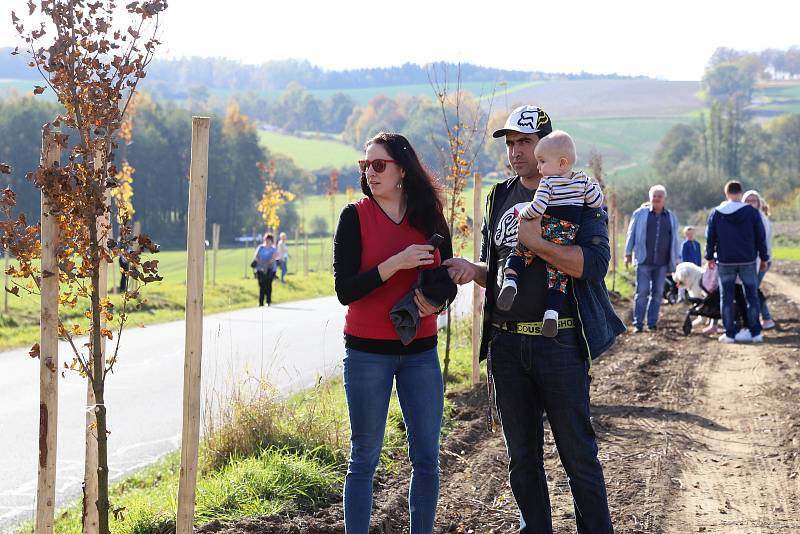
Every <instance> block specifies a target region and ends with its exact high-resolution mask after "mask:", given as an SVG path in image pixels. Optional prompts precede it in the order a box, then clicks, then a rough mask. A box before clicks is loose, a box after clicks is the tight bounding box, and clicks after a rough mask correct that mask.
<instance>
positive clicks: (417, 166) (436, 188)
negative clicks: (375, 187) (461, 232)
mask: <svg viewBox="0 0 800 534" xmlns="http://www.w3.org/2000/svg"><path fill="white" fill-rule="evenodd" d="M375 144H377V145H381V146H383V147H384V148H385V149H386V151H387V152H388V153H389V157H390V158H391V159H393V160H396V161H398V162H399V163H398V165H400V167H402V168H403V170H405V171H406V175H405V177H404V178H403V190H404V191H405V194H406V217H408V223H409V224H410V225H411V226H413V227H414V228H416V229H418V230H421V231H422V232H424V233H425V234H426V235H429V234H432V233H434V232H437V233H440V234H442V235H445V236H447V235H449V231H448V229H447V223H446V222H445V219H444V213H443V204H442V187H441V185H439V183H438V181H437V180H436V179H435V178H434V177H433V176H432V175H431V173H430V172H429V171H428V170H427V169H425V167H424V166H423V165H422V162H420V160H419V157H418V156H417V153H416V152H415V151H414V148H413V147H412V146H411V143H409V142H408V139H406V138H405V137H403V136H402V135H400V134H398V133H388V132H380V133H378V134H376V135H375V137H373V138H372V139H370V140H369V141H367V142H366V143H365V144H364V149H365V150H366V149H367V148H369V147H370V145H375ZM361 191H362V192H363V193H364V194H365V195H367V196H368V197H370V198H372V191H370V190H369V184H368V183H367V174H366V173H363V172H362V173H361Z"/></svg>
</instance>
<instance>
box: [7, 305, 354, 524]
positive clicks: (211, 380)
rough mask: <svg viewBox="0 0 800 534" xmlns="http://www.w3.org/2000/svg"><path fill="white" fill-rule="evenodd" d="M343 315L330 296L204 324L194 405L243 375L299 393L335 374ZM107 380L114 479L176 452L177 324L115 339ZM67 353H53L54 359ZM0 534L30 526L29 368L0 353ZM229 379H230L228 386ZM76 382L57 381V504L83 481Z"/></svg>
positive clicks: (34, 410)
mask: <svg viewBox="0 0 800 534" xmlns="http://www.w3.org/2000/svg"><path fill="white" fill-rule="evenodd" d="M343 323H344V308H343V307H342V306H341V305H340V304H339V303H338V301H337V300H336V298H335V297H326V298H320V299H314V300H306V301H298V302H291V303H286V304H282V305H276V306H273V307H271V308H252V309H247V310H239V311H235V312H230V313H224V314H219V315H211V316H207V317H206V318H205V321H204V328H203V330H204V342H203V343H204V348H203V398H204V399H205V400H206V402H208V401H210V400H213V399H215V398H216V397H217V396H218V394H220V393H222V392H224V391H226V390H227V388H229V386H230V384H231V383H234V382H237V383H241V381H242V380H243V379H244V378H245V377H247V376H260V375H262V374H266V375H269V377H270V379H271V381H272V383H273V384H275V385H276V386H277V387H278V388H279V390H280V391H282V392H287V391H290V390H296V389H299V388H303V387H307V386H309V385H311V384H313V383H314V381H315V380H316V378H317V377H318V376H319V375H321V374H322V375H328V374H332V373H335V372H337V371H338V369H339V368H340V363H341V357H342V351H343V342H342V326H343ZM123 336H124V343H123V346H124V352H122V351H121V354H120V359H119V363H118V364H117V366H116V368H115V373H114V374H113V375H112V376H110V377H109V378H108V381H107V401H106V402H107V406H108V414H109V416H108V417H109V430H110V431H111V434H110V436H109V439H108V445H109V467H110V470H111V476H112V478H113V477H119V476H120V475H122V474H124V473H127V472H130V471H132V470H134V469H137V468H139V467H141V466H143V465H146V464H149V463H151V462H153V461H154V460H155V459H157V458H159V457H160V456H162V455H163V454H165V453H167V452H169V451H171V450H174V449H176V448H177V447H179V445H180V435H181V399H182V385H183V353H184V346H183V345H184V324H183V322H182V321H178V322H173V323H166V324H161V325H155V326H149V327H147V328H129V329H127V330H126V331H125V332H123ZM67 354H68V350H67V349H66V347H61V348H60V355H61V358H62V359H63V358H65V357H66V355H67ZM0 366H1V367H0V369H2V372H0V406H1V407H0V451H1V453H0V529H2V528H3V527H4V526H8V525H10V524H12V523H15V522H17V521H20V520H24V519H27V518H31V517H32V511H33V509H34V498H35V495H36V452H37V433H38V404H39V365H38V360H31V358H30V357H28V355H27V349H25V350H14V351H10V352H5V353H0ZM234 378H235V380H234ZM85 403H86V383H85V381H84V380H83V379H81V378H80V377H78V376H77V375H75V374H68V375H67V377H66V378H64V379H61V380H60V381H59V416H58V417H59V419H58V472H57V481H56V482H57V483H56V492H57V501H58V503H59V504H63V503H65V502H66V501H68V500H69V499H71V498H74V497H76V496H78V495H79V493H80V487H81V480H82V478H83V455H84V441H83V440H84V438H83V429H84V427H85V423H84V418H85V413H84V406H85Z"/></svg>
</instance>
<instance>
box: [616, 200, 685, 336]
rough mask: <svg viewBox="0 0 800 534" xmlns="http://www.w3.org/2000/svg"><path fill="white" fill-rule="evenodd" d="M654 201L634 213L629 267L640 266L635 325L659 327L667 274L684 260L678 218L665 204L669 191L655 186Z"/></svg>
mask: <svg viewBox="0 0 800 534" xmlns="http://www.w3.org/2000/svg"><path fill="white" fill-rule="evenodd" d="M649 196H650V202H649V203H645V204H644V205H642V207H641V208H639V209H637V210H636V211H634V212H633V215H632V216H631V223H630V225H629V226H628V236H627V239H626V240H625V267H628V266H629V265H630V264H631V261H633V266H634V267H635V268H636V289H635V295H634V307H633V328H634V331H635V332H642V331H643V330H644V321H645V312H646V313H647V328H648V329H650V330H656V328H658V312H659V310H660V308H661V300H662V298H663V294H664V281H665V280H666V277H667V273H672V272H674V271H675V266H676V265H677V264H678V263H680V262H679V261H678V259H679V257H680V249H679V248H678V219H677V218H676V217H675V214H674V213H672V212H671V211H669V210H668V209H667V208H666V207H665V201H666V198H667V190H666V189H665V188H664V186H663V185H654V186H653V187H651V188H650V192H649Z"/></svg>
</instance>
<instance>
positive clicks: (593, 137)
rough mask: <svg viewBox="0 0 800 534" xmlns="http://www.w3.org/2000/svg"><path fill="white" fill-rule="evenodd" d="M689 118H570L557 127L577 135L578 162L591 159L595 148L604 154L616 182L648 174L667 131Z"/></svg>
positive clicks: (604, 162) (609, 177)
mask: <svg viewBox="0 0 800 534" xmlns="http://www.w3.org/2000/svg"><path fill="white" fill-rule="evenodd" d="M687 120H689V119H688V117H684V116H677V117H635V118H634V117H624V118H623V117H620V118H605V119H567V120H562V121H559V122H558V127H559V128H561V129H563V130H565V131H567V132H569V134H570V135H572V136H573V137H574V139H575V143H576V145H577V149H578V160H579V161H581V162H586V161H588V159H589V155H590V152H591V149H592V147H595V148H596V149H597V150H598V151H599V152H600V153H601V154H602V155H603V164H604V168H605V172H606V176H607V180H609V181H610V182H615V181H617V180H620V181H621V180H622V179H623V178H624V179H630V178H632V177H634V176H641V175H643V174H646V173H647V172H648V171H649V170H650V168H651V167H650V165H651V160H652V157H653V154H654V153H655V151H656V148H658V145H659V144H660V143H661V139H662V138H663V137H664V134H665V133H667V131H668V130H669V129H670V128H671V127H672V126H674V125H675V124H678V123H681V122H686V121H687Z"/></svg>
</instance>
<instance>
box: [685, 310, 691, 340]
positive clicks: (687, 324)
mask: <svg viewBox="0 0 800 534" xmlns="http://www.w3.org/2000/svg"><path fill="white" fill-rule="evenodd" d="M691 333H692V316H691V315H689V314H688V313H687V314H686V319H684V321H683V335H684V336H688V335H689V334H691Z"/></svg>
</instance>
